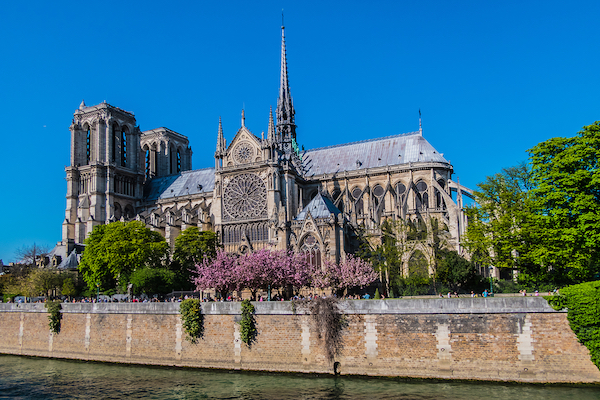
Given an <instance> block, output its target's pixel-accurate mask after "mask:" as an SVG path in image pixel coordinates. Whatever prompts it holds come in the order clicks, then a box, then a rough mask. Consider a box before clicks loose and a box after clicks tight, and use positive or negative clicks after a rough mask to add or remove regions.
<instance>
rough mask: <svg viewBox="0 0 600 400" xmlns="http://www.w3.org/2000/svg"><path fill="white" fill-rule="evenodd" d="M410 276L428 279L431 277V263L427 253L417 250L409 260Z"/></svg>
mask: <svg viewBox="0 0 600 400" xmlns="http://www.w3.org/2000/svg"><path fill="white" fill-rule="evenodd" d="M408 276H409V277H419V278H422V279H427V278H428V277H429V263H428V262H427V258H426V257H425V254H423V253H422V252H421V251H419V250H415V252H414V253H412V255H411V256H410V259H409V260H408Z"/></svg>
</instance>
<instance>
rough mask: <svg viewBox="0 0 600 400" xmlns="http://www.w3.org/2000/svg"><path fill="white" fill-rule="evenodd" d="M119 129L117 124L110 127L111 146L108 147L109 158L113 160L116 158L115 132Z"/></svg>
mask: <svg viewBox="0 0 600 400" xmlns="http://www.w3.org/2000/svg"><path fill="white" fill-rule="evenodd" d="M118 130H119V126H118V125H117V124H114V125H113V129H112V146H111V148H110V160H111V161H112V162H115V161H116V159H117V139H118V138H117V132H118Z"/></svg>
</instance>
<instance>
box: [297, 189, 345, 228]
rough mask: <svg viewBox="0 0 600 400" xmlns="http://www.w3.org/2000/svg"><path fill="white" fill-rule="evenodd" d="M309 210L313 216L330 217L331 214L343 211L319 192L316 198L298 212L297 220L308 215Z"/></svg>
mask: <svg viewBox="0 0 600 400" xmlns="http://www.w3.org/2000/svg"><path fill="white" fill-rule="evenodd" d="M308 212H310V215H311V216H312V217H313V218H329V216H330V215H331V214H335V215H337V214H340V213H341V211H340V210H339V209H338V208H337V207H336V206H335V205H334V204H333V203H332V202H331V200H329V199H328V198H327V197H323V196H321V193H318V194H317V195H316V196H315V198H314V199H312V200H311V201H310V203H308V204H307V206H306V207H304V209H303V210H302V211H301V212H300V214H298V216H297V217H296V221H302V220H304V219H306V217H307V216H308Z"/></svg>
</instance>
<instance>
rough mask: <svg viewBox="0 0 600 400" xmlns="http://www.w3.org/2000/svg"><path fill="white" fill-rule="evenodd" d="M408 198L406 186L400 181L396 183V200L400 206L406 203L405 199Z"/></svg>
mask: <svg viewBox="0 0 600 400" xmlns="http://www.w3.org/2000/svg"><path fill="white" fill-rule="evenodd" d="M405 198H406V186H404V184H403V183H402V182H398V183H397V184H396V202H397V204H398V206H402V205H403V204H404V199H405Z"/></svg>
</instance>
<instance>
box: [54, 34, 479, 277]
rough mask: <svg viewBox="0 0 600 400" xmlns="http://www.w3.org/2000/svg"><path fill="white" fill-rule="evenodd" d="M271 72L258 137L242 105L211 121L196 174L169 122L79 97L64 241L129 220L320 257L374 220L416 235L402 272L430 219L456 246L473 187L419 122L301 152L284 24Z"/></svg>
mask: <svg viewBox="0 0 600 400" xmlns="http://www.w3.org/2000/svg"><path fill="white" fill-rule="evenodd" d="M280 78H281V79H280V89H279V98H278V101H277V109H276V110H275V113H273V112H272V111H271V112H270V113H269V116H268V123H267V124H266V127H267V129H266V132H267V133H266V135H265V134H264V132H263V133H262V134H261V135H260V137H259V136H257V135H255V134H254V133H252V132H251V131H250V129H249V128H248V127H247V126H246V125H245V118H244V114H243V111H242V120H241V127H240V128H239V130H238V131H237V132H236V133H235V135H234V136H233V138H232V139H231V141H230V142H229V143H227V141H226V140H225V135H224V131H223V127H222V125H221V122H220V121H219V127H218V131H217V140H216V151H215V167H214V168H207V169H201V170H192V164H191V155H192V151H191V148H190V146H189V143H188V139H187V138H186V137H185V136H183V135H181V134H179V133H176V132H173V131H171V130H169V129H166V128H158V129H153V130H150V131H145V132H141V131H140V130H139V128H138V127H137V122H136V120H135V117H134V115H133V114H132V113H130V112H127V111H124V110H121V109H119V108H117V107H113V106H111V105H109V104H107V103H102V104H99V105H96V106H93V107H87V106H86V105H85V104H84V103H83V102H82V104H81V106H80V107H79V109H78V110H77V111H76V112H75V114H74V119H73V123H72V125H71V165H70V166H69V167H67V169H66V172H67V182H68V187H67V210H66V217H65V221H64V223H63V241H62V245H63V246H67V247H69V249H71V248H72V247H74V245H75V244H76V243H82V242H83V241H84V239H85V238H86V237H87V235H89V233H90V232H91V230H92V229H93V227H94V226H95V225H98V224H105V223H109V222H111V221H116V220H123V221H128V220H132V219H137V220H140V221H143V222H144V223H145V224H146V225H147V226H148V227H150V228H151V229H153V230H155V231H158V232H160V233H161V234H163V235H164V236H165V238H166V239H167V241H168V242H169V243H170V245H171V246H173V245H174V241H175V238H176V237H177V236H178V235H179V233H180V232H181V231H182V230H184V229H185V228H187V227H188V226H198V227H200V228H201V229H202V230H214V231H216V232H217V233H218V235H219V238H220V241H221V243H222V244H223V246H224V248H225V249H226V250H227V251H230V252H240V253H243V252H248V251H254V250H258V249H262V248H272V249H293V250H295V251H304V252H306V253H310V254H311V260H312V262H314V263H317V264H318V263H320V261H321V259H322V258H323V257H327V258H330V259H334V260H336V261H339V260H341V259H343V258H344V257H345V255H346V253H351V252H353V251H354V250H355V249H356V238H357V232H359V231H360V232H366V233H367V234H368V235H369V237H371V238H375V239H374V240H375V241H377V238H378V237H380V235H381V231H380V226H381V223H382V222H383V221H385V220H387V219H391V220H396V221H404V222H409V223H411V224H412V225H413V226H414V227H416V229H417V230H419V231H421V232H425V236H426V238H425V237H423V238H421V242H420V243H416V244H415V245H414V246H412V247H411V251H410V252H406V254H405V255H404V264H405V267H404V268H405V273H408V272H407V271H408V263H409V261H410V259H411V256H412V255H413V253H415V252H421V253H423V254H424V256H425V257H426V258H427V259H428V260H431V258H432V257H433V254H431V250H430V249H431V246H427V245H426V243H427V241H431V240H432V238H431V235H432V233H431V232H432V227H431V221H432V220H437V221H438V223H439V225H440V226H441V227H443V229H444V231H446V232H447V246H449V247H451V248H454V249H456V250H459V251H460V239H461V235H462V234H463V233H464V231H465V228H466V218H465V215H464V213H463V207H462V195H463V193H467V194H468V195H470V191H469V190H468V189H466V188H464V187H461V186H460V184H458V183H457V182H454V181H452V179H451V178H452V174H453V167H452V165H451V164H450V163H449V162H448V161H447V160H446V159H445V158H444V156H443V154H441V153H439V152H437V151H436V150H435V149H434V148H433V146H431V144H429V142H427V140H426V139H425V138H424V137H423V131H422V129H421V127H419V130H418V131H416V132H411V133H407V134H402V135H395V136H388V137H384V138H380V139H368V140H365V141H361V142H355V143H347V144H342V145H339V146H332V147H327V148H319V149H312V150H303V149H302V150H301V147H300V145H299V144H298V138H297V135H296V125H295V109H294V105H293V101H292V97H291V92H290V86H289V82H288V70H287V59H286V47H285V36H284V30H283V27H282V42H281V76H280ZM274 114H275V115H274ZM302 148H303V147H302ZM453 192H455V193H456V194H455V196H454V199H453V194H452V193H453ZM66 253H67V254H70V253H71V250H68V251H67V252H66Z"/></svg>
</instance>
